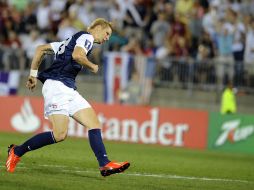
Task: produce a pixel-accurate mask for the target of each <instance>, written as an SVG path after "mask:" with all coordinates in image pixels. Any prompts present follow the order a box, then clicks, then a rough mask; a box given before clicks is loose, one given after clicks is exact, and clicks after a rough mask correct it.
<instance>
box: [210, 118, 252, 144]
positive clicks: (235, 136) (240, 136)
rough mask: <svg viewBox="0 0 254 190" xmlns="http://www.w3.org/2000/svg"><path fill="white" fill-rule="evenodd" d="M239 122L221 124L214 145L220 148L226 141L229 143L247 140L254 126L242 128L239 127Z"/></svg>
mask: <svg viewBox="0 0 254 190" xmlns="http://www.w3.org/2000/svg"><path fill="white" fill-rule="evenodd" d="M240 123H241V120H240V119H236V120H231V121H227V122H225V123H223V124H222V127H221V130H222V133H221V134H220V136H219V138H218V139H217V140H216V142H215V145H216V146H221V145H223V144H224V143H225V142H226V141H230V142H231V143H234V142H238V141H241V140H244V139H247V138H248V137H249V136H251V135H252V134H253V133H254V126H253V125H248V126H242V127H240Z"/></svg>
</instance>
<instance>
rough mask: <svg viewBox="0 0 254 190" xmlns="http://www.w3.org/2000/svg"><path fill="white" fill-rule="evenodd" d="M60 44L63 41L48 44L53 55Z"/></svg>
mask: <svg viewBox="0 0 254 190" xmlns="http://www.w3.org/2000/svg"><path fill="white" fill-rule="evenodd" d="M62 43H64V41H63V42H52V43H50V45H51V47H52V49H53V51H54V52H55V54H56V53H57V51H58V50H59V47H60V46H61V45H62Z"/></svg>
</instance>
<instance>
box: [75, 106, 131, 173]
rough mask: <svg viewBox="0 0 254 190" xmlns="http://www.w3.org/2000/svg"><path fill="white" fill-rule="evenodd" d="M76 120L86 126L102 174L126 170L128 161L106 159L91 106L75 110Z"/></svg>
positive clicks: (98, 125)
mask: <svg viewBox="0 0 254 190" xmlns="http://www.w3.org/2000/svg"><path fill="white" fill-rule="evenodd" d="M72 117H73V118H74V119H75V120H76V121H77V122H79V123H80V124H82V125H83V126H86V127H87V128H88V129H89V130H88V137H89V142H90V146H91V148H92V150H93V152H94V154H95V156H96V158H97V160H98V162H99V166H100V171H101V175H102V176H108V175H111V174H115V173H120V172H123V171H124V170H126V169H127V168H128V167H129V166H130V163H129V162H121V163H117V162H111V161H110V160H109V159H108V156H107V153H106V149H105V146H104V143H103V140H102V137H101V125H100V122H99V120H98V118H97V115H96V113H95V111H94V110H93V108H91V107H90V108H85V109H81V110H79V111H77V112H76V113H75V114H74V115H73V116H72Z"/></svg>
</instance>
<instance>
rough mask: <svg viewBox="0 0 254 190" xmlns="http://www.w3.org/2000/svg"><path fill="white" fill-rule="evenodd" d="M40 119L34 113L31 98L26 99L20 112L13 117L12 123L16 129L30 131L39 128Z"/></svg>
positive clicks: (24, 131)
mask: <svg viewBox="0 0 254 190" xmlns="http://www.w3.org/2000/svg"><path fill="white" fill-rule="evenodd" d="M40 124H41V121H40V119H39V118H38V117H37V116H36V115H35V114H34V113H33V108H32V105H31V103H30V101H29V99H25V100H24V104H23V105H21V108H20V112H18V113H16V114H15V115H14V116H13V117H12V118H11V125H12V127H13V128H14V129H16V130H17V131H19V132H22V133H30V132H34V131H36V130H37V129H39V127H40Z"/></svg>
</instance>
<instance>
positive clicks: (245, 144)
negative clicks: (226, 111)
mask: <svg viewBox="0 0 254 190" xmlns="http://www.w3.org/2000/svg"><path fill="white" fill-rule="evenodd" d="M209 119H210V121H209V137H208V148H210V149H218V150H227V151H235V152H246V153H254V117H253V116H250V115H249V116H248V115H240V114H232V115H222V114H220V113H210V118H209Z"/></svg>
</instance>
